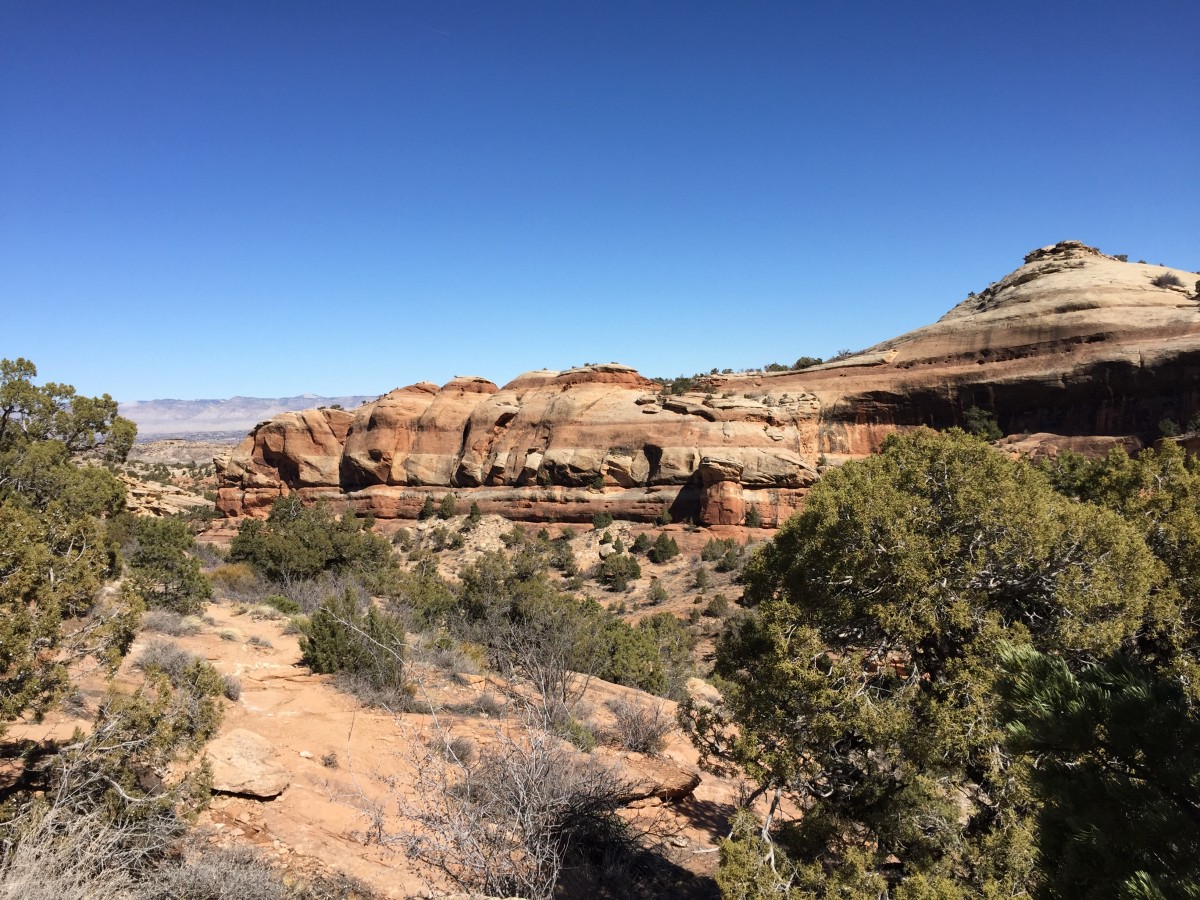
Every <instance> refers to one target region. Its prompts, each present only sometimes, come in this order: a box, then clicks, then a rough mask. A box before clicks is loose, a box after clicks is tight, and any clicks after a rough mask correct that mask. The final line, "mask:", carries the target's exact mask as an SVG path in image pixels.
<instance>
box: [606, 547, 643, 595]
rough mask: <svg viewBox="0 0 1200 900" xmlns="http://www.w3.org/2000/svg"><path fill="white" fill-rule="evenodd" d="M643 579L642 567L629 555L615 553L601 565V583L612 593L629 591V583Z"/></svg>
mask: <svg viewBox="0 0 1200 900" xmlns="http://www.w3.org/2000/svg"><path fill="white" fill-rule="evenodd" d="M641 577H642V567H641V566H639V565H638V561H637V560H636V559H634V558H633V557H632V556H630V555H629V554H627V553H614V554H612V555H611V556H608V557H606V558H605V559H604V561H603V562H601V563H600V581H601V582H602V583H603V584H605V585H606V586H607V587H608V589H609V590H610V591H626V590H629V582H630V581H635V580H637V579H638V578H641Z"/></svg>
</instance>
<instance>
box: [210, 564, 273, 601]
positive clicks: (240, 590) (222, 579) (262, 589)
mask: <svg viewBox="0 0 1200 900" xmlns="http://www.w3.org/2000/svg"><path fill="white" fill-rule="evenodd" d="M208 580H209V581H211V582H212V586H213V590H215V591H217V592H218V593H220V594H223V595H224V596H226V597H229V598H230V599H233V600H257V599H258V598H260V597H262V596H264V595H265V594H266V591H267V586H266V585H265V584H264V583H263V581H262V579H260V578H259V577H258V574H257V573H256V572H255V571H254V569H253V568H252V567H251V566H250V564H249V563H225V564H224V565H221V566H217V567H216V568H215V569H213V570H212V572H211V573H210V574H209V576H208Z"/></svg>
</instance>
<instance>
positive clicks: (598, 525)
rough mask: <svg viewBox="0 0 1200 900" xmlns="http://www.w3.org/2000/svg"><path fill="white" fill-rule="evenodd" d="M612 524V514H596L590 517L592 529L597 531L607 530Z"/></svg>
mask: <svg viewBox="0 0 1200 900" xmlns="http://www.w3.org/2000/svg"><path fill="white" fill-rule="evenodd" d="M612 523H613V517H612V513H606V512H598V513H596V514H595V515H594V516H592V527H593V528H594V529H596V530H597V531H600V530H601V529H604V528H608V527H609V526H610V525H612Z"/></svg>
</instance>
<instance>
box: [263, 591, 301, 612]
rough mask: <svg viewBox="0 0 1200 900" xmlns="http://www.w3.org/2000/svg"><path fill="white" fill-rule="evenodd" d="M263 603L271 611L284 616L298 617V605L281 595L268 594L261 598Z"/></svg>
mask: <svg viewBox="0 0 1200 900" xmlns="http://www.w3.org/2000/svg"><path fill="white" fill-rule="evenodd" d="M263 603H265V604H266V605H267V606H269V607H271V608H272V609H277V610H279V611H280V612H281V613H283V614H284V615H285V616H298V615H300V604H299V603H297V602H296V601H295V600H293V599H291V598H290V597H285V596H283V594H270V595H268V596H266V597H264V598H263Z"/></svg>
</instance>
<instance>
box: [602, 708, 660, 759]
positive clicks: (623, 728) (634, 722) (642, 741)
mask: <svg viewBox="0 0 1200 900" xmlns="http://www.w3.org/2000/svg"><path fill="white" fill-rule="evenodd" d="M608 708H609V709H610V710H612V714H613V720H614V721H613V729H612V732H611V737H612V740H613V742H614V743H615V744H616V745H617V746H619V747H624V748H625V749H626V750H633V751H635V752H637V753H647V754H650V755H656V754H658V753H661V752H662V750H663V747H665V746H666V743H667V735H668V734H670V733H671V729H672V728H673V727H674V725H675V720H674V718H673V717H672V716H671V714H670V713H668V712H667V709H666V704H664V703H655V704H653V705H651V704H646V703H639V702H637V701H636V700H629V699H624V698H622V699H620V700H613V701H611V702H610V703H609V704H608Z"/></svg>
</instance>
